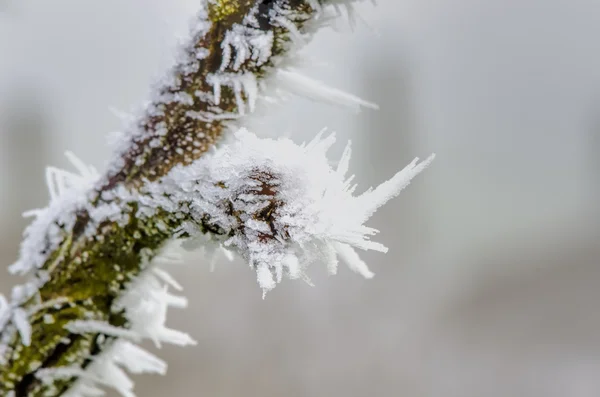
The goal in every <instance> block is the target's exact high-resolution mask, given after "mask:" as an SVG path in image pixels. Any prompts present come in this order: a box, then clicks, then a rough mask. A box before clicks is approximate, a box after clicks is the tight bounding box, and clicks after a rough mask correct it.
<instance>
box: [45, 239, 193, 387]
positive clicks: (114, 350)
mask: <svg viewBox="0 0 600 397" xmlns="http://www.w3.org/2000/svg"><path fill="white" fill-rule="evenodd" d="M174 245H175V246H176V244H174ZM174 250H176V248H174V246H173V245H172V246H170V248H167V250H166V252H165V254H164V255H159V256H158V257H156V258H155V259H154V260H153V261H152V263H150V264H148V268H147V269H146V270H145V271H144V272H143V273H142V274H141V275H140V276H138V278H137V279H136V280H134V281H133V282H132V284H131V285H130V287H129V289H128V290H127V292H126V293H125V295H124V296H123V297H122V298H121V299H120V300H119V302H118V303H117V304H116V305H115V307H114V309H115V310H120V309H123V310H125V315H126V317H127V320H128V321H129V324H130V327H129V329H123V328H117V327H114V326H112V325H110V324H107V323H104V322H100V321H74V322H71V323H70V324H68V325H67V327H68V328H69V330H70V331H72V332H76V333H88V332H91V333H100V334H103V335H110V336H114V337H118V338H119V339H117V340H116V341H114V342H112V344H111V345H110V346H107V347H106V349H105V350H104V351H103V352H102V353H101V354H100V355H99V356H97V357H95V358H94V360H93V361H92V363H91V365H90V366H89V367H88V368H87V369H86V370H81V369H80V368H78V367H74V368H71V367H62V368H56V369H52V370H43V371H39V373H38V378H40V379H42V380H45V381H46V382H51V381H52V380H55V379H65V378H66V379H68V378H71V377H73V376H75V377H78V381H77V382H76V383H75V384H74V385H73V387H71V388H70V389H69V391H68V392H67V393H66V394H65V396H69V397H94V396H98V395H103V394H104V392H103V391H102V388H103V387H110V388H112V389H114V390H115V391H117V392H118V393H119V394H121V395H122V396H123V397H134V396H135V394H134V393H133V387H134V383H133V381H132V380H131V379H130V377H129V375H128V374H127V372H126V371H128V372H129V373H132V374H143V373H155V374H165V373H166V371H167V364H166V363H165V362H164V361H163V360H161V359H160V358H158V357H156V356H155V355H153V354H151V353H150V352H148V351H146V350H144V349H143V348H141V347H140V346H138V345H136V343H135V342H139V341H141V340H143V339H149V340H151V341H153V342H154V343H155V344H156V346H158V347H160V346H161V344H162V343H172V344H176V345H180V346H186V345H192V344H195V343H196V342H195V341H194V340H193V339H192V338H191V337H190V336H189V335H187V334H186V333H183V332H180V331H176V330H173V329H170V328H168V327H166V325H165V323H166V313H167V309H168V308H169V307H178V308H183V307H186V306H187V300H186V299H185V298H183V297H181V296H177V295H172V294H170V293H169V292H168V286H169V285H171V286H174V287H175V288H176V289H181V286H180V285H179V283H178V282H177V281H176V280H175V279H174V278H173V277H172V276H171V275H169V273H168V272H167V271H166V270H164V269H162V268H160V267H159V264H161V265H164V264H166V263H167V264H171V263H173V262H179V260H178V258H173V255H172V252H173V251H174Z"/></svg>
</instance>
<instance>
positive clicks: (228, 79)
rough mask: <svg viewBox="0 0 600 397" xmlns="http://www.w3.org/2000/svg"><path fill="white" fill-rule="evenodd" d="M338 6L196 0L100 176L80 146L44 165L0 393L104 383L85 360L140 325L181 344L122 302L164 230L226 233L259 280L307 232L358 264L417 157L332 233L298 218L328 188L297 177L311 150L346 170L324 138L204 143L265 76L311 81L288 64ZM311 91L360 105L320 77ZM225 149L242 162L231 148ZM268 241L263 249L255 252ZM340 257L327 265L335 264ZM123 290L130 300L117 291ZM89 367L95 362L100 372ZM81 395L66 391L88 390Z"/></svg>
mask: <svg viewBox="0 0 600 397" xmlns="http://www.w3.org/2000/svg"><path fill="white" fill-rule="evenodd" d="M335 3H337V1H334V0H319V1H317V0H272V1H271V0H244V1H233V0H209V1H207V3H206V4H205V5H204V6H203V7H202V10H201V11H200V12H199V14H198V16H197V17H196V20H195V21H194V24H193V28H192V31H191V33H190V39H189V41H188V42H187V44H186V45H185V46H184V47H183V48H182V49H181V51H180V53H179V54H178V57H177V61H176V63H175V64H174V66H173V68H172V70H171V71H170V72H169V73H168V74H167V76H166V77H165V79H164V80H163V81H161V82H160V83H159V84H158V86H157V87H156V88H155V90H154V94H153V96H152V97H151V98H150V101H149V103H148V104H147V106H146V108H145V110H144V111H143V112H142V114H141V115H140V116H139V117H138V118H137V119H136V121H135V122H134V123H133V124H132V125H131V126H130V128H129V129H128V130H127V131H126V132H125V133H124V134H123V137H122V139H121V140H120V145H119V147H118V148H117V150H116V156H115V159H114V160H113V161H112V163H111V166H110V167H109V169H108V171H107V172H106V174H105V175H103V176H98V175H97V174H96V173H95V171H94V170H93V169H90V168H87V167H85V166H84V165H83V164H80V162H79V161H78V160H76V159H73V162H74V164H75V165H76V166H77V168H78V170H79V175H74V174H69V173H66V172H64V171H61V170H56V169H52V168H50V169H49V170H48V179H49V187H50V192H51V196H52V197H51V202H50V204H49V206H48V207H47V208H45V209H43V210H37V211H34V213H33V215H35V216H36V219H35V220H34V222H33V223H32V224H31V225H30V226H29V227H28V229H27V231H26V239H25V240H24V242H23V244H22V247H21V256H20V259H19V261H18V262H17V263H16V264H15V265H13V266H12V268H11V269H12V271H13V272H15V273H19V274H33V278H32V280H31V281H30V282H28V283H27V284H25V285H23V286H18V287H16V288H15V289H14V290H13V296H12V300H11V302H10V303H8V302H7V301H5V300H3V298H2V297H1V296H0V395H1V396H11V397H24V396H28V397H29V396H31V397H34V396H35V397H38V396H39V397H42V396H45V397H53V396H60V395H63V394H65V393H68V392H72V390H73V385H74V384H75V382H77V381H78V380H79V381H80V382H81V381H86V380H89V381H90V382H92V384H100V385H102V384H103V382H107V381H106V380H104V379H97V378H94V379H89V378H88V377H89V375H86V371H87V370H89V369H91V368H92V367H94V366H95V365H96V366H98V365H100V364H99V363H100V362H101V358H102V354H103V353H106V352H107V351H109V350H111V349H113V350H115V351H117V352H119V351H120V349H121V350H122V349H124V350H127V349H129V350H128V352H129V353H130V354H132V355H144V354H146V353H144V352H142V351H140V350H139V349H138V350H136V348H135V346H134V345H132V344H128V343H125V342H127V341H128V340H133V341H135V339H136V338H138V337H149V338H151V339H153V340H155V342H157V343H159V342H161V341H169V342H174V343H179V344H189V343H192V342H193V341H192V340H191V339H190V338H189V337H187V335H185V334H180V333H177V332H176V331H172V330H169V329H167V328H164V325H163V324H162V323H161V324H159V326H157V327H154V328H153V327H149V326H146V325H147V324H146V325H144V324H143V322H142V323H140V324H142V325H144V326H141V325H140V324H138V323H136V322H135V321H134V320H133V319H134V318H138V317H139V315H140V313H134V311H135V310H134V309H132V307H135V305H136V304H138V305H139V301H140V300H143V297H140V296H138V295H136V294H137V293H138V292H139V291H138V290H136V287H135V286H136V283H137V284H139V283H140V282H141V281H140V280H142V279H143V278H144V277H145V276H144V275H145V274H148V273H147V272H146V271H147V270H148V269H150V268H152V265H151V262H152V260H153V259H154V258H155V257H156V256H157V255H158V254H159V253H160V251H161V249H162V248H163V247H164V246H165V243H166V242H167V241H169V240H170V239H172V238H173V237H195V236H197V235H200V234H204V233H206V234H208V235H211V236H213V237H214V238H221V240H223V241H224V240H225V239H227V241H228V244H230V246H231V247H233V248H235V249H236V250H237V251H238V252H240V253H241V254H242V255H243V256H244V257H245V258H246V259H247V260H248V262H249V263H250V264H251V266H252V267H254V268H255V269H256V270H257V272H258V278H259V282H260V284H261V287H263V289H264V290H265V291H267V290H269V289H271V288H272V287H273V284H274V283H275V282H276V281H279V280H280V279H281V275H282V273H283V272H285V273H287V274H288V275H290V276H293V277H300V276H301V274H302V272H301V271H300V270H301V269H300V268H299V267H298V266H299V265H298V260H297V258H298V255H296V254H297V252H296V251H294V250H296V248H290V247H291V244H290V241H291V240H293V241H292V242H294V243H298V242H300V243H302V242H310V243H311V244H312V243H313V242H314V241H315V239H316V240H318V241H320V243H319V244H320V245H318V244H317V245H318V246H319V247H321V251H320V252H321V253H323V254H324V255H327V256H328V257H331V256H332V255H333V260H335V258H336V254H337V255H340V256H342V257H343V258H344V259H345V260H346V261H347V262H349V263H350V264H351V266H353V268H354V269H355V270H357V271H358V272H361V273H363V274H364V275H367V276H369V275H370V272H368V269H367V270H365V269H366V265H364V263H363V262H362V261H360V260H359V259H358V257H357V255H356V253H354V251H353V250H352V248H351V246H350V245H353V246H355V247H359V248H364V249H378V250H384V249H383V248H382V246H380V245H377V244H376V243H371V242H369V241H367V239H366V238H365V237H364V236H365V235H368V234H373V233H374V231H373V230H372V229H368V228H365V227H363V226H362V223H363V222H364V221H365V220H366V219H367V218H368V217H369V216H370V214H371V213H372V211H374V210H375V209H376V208H377V207H378V206H379V205H381V204H383V202H385V201H386V200H387V199H389V198H390V197H391V196H393V195H395V194H396V193H397V192H398V191H399V190H400V189H401V188H402V187H404V186H405V185H406V184H407V183H408V181H409V180H410V178H412V177H413V176H414V175H416V173H418V172H419V171H420V170H421V169H423V168H424V167H425V166H426V165H427V164H428V162H426V163H422V164H421V165H419V166H416V163H413V164H411V166H409V167H407V169H405V170H404V171H403V172H404V174H402V175H400V174H398V175H400V176H399V177H398V178H396V177H395V178H396V179H397V180H396V182H394V183H392V185H389V184H388V185H386V188H385V189H379V190H377V189H376V190H375V191H369V192H367V193H365V195H367V196H368V198H369V199H370V200H374V201H373V202H375V203H377V204H373V205H372V206H373V208H372V210H364V211H363V212H361V211H357V210H356V208H354V207H352V209H348V210H349V211H350V210H352V213H356V214H360V216H357V218H356V219H352V222H354V223H352V224H351V225H350V226H351V227H350V229H348V230H350V232H348V233H341V232H340V233H338V234H335V233H334V232H332V231H331V230H334V229H335V227H333V226H332V225H329V224H327V225H325V226H326V227H325V226H323V225H322V224H320V223H319V224H318V225H319V226H323V227H322V228H321V229H318V228H315V227H313V226H314V225H312V224H311V225H308V224H307V223H306V222H307V221H306V219H320V216H321V212H322V211H321V210H322V209H321V208H316V207H315V206H314V205H312V204H314V203H313V201H315V200H316V201H319V200H321V198H323V199H324V197H326V196H327V194H329V193H328V192H330V191H332V190H331V189H330V188H327V189H329V190H327V189H326V188H325V187H324V186H321V185H319V186H317V187H314V186H313V187H307V186H308V185H306V184H305V181H304V180H303V179H298V176H297V171H298V170H299V169H300V168H299V167H301V166H302V167H307V164H309V163H315V164H320V167H321V168H318V169H317V168H315V172H314V176H315V178H317V179H318V178H319V176H320V175H322V174H323V173H325V174H329V173H330V174H332V175H333V174H336V173H337V174H336V175H338V174H339V175H338V176H341V177H343V175H344V174H345V170H342V171H343V172H342V171H339V170H338V171H332V170H331V169H330V167H329V164H328V163H327V161H325V160H324V159H325V157H324V153H325V151H326V149H327V147H328V146H329V145H330V144H331V143H332V140H331V139H329V138H326V139H325V140H323V141H320V140H319V139H320V138H319V139H317V140H316V141H315V143H314V145H313V146H309V147H308V148H299V147H298V148H296V147H295V146H290V148H289V150H288V151H287V152H286V156H283V157H282V156H279V157H272V155H274V153H272V152H278V150H279V149H277V148H275V147H271V146H269V145H271V144H270V143H267V142H266V141H260V142H258V143H256V142H255V141H254V140H253V138H251V137H250V138H249V137H247V136H242V135H240V136H238V138H239V139H241V140H243V141H244V142H245V144H244V145H241V146H240V145H238V146H236V147H237V149H236V150H238V151H237V152H236V151H233V152H227V151H224V152H223V153H225V154H224V155H227V156H229V157H227V161H229V162H230V163H233V164H236V166H237V168H226V169H224V168H222V167H221V168H219V167H220V166H219V164H221V163H219V162H218V161H217V160H216V159H215V157H211V156H209V155H207V151H208V150H209V149H210V148H212V147H213V146H214V145H215V144H216V143H217V141H218V140H219V139H220V138H221V137H222V136H223V135H224V134H225V132H226V131H227V130H228V129H231V128H232V127H235V126H236V125H238V124H239V123H240V122H243V119H244V117H245V116H246V115H248V114H250V113H252V112H253V111H254V109H255V107H256V106H259V105H260V102H261V98H264V97H265V94H266V93H268V92H269V91H267V89H269V87H270V85H269V81H272V80H273V79H274V78H276V79H278V80H279V81H280V82H281V81H284V82H286V83H287V84H284V85H283V86H285V87H288V89H293V88H294V87H297V88H299V90H300V91H303V92H304V91H306V90H307V83H308V86H310V85H311V84H312V83H313V82H311V81H310V80H306V79H304V80H302V79H300V80H299V79H298V77H297V76H296V75H294V73H293V72H291V71H286V70H284V68H285V66H286V64H287V63H288V62H289V60H290V59H292V57H293V55H294V52H295V51H296V49H297V48H298V47H299V46H300V45H302V44H303V43H304V42H305V41H306V40H307V39H308V38H309V37H310V35H311V34H312V33H313V32H314V31H315V30H316V27H318V26H319V25H323V24H325V23H326V22H327V20H328V18H327V17H326V16H325V15H324V14H322V10H321V8H322V7H323V6H326V5H332V4H335ZM290 87H291V88H290ZM270 94H276V92H270ZM315 95H316V97H320V98H321V99H325V100H333V101H338V102H341V103H352V104H357V105H369V104H367V103H365V102H362V101H360V100H359V99H358V98H355V97H353V96H351V95H347V94H343V93H341V92H339V91H336V90H331V89H327V88H325V89H323V90H322V91H320V93H316V94H315ZM323 142H325V143H323ZM254 144H256V145H255V146H256V150H255V152H252V155H250V156H245V155H244V153H245V152H244V151H243V150H242V149H244V147H245V146H249V145H250V146H252V145H254ZM261 147H262V148H263V149H264V148H268V150H267V149H264V150H261V149H260V148H261ZM231 150H233V149H231ZM314 153H316V155H314ZM311 156H313V157H311ZM314 156H316V157H314ZM201 157H202V158H201ZM287 157H290V158H293V159H296V160H295V161H296V162H295V163H293V164H294V167H295V168H294V167H291V168H290V166H289V165H288V166H286V167H283V168H278V167H277V164H280V163H281V162H285V161H288V160H289V159H288V158H287ZM346 157H348V158H347V159H343V161H342V162H343V163H345V162H347V160H348V159H349V150H348V152H347V156H346ZM236 158H237V159H239V158H244V159H246V161H247V163H245V164H242V163H239V162H235V161H233V162H232V161H231V159H236ZM199 159H200V160H199ZM257 159H262V160H260V161H259V160H257ZM342 168H343V167H342ZM346 168H347V167H346ZM290 169H293V170H296V172H289V170H290ZM284 175H285V178H284ZM223 176H227V177H226V178H223ZM341 177H340V179H339V183H338V182H336V183H337V184H334V185H335V186H336V188H335V189H337V190H335V189H334V192H335V195H334V196H335V197H336V198H338V197H339V196H340V195H347V196H348V197H350V198H351V195H350V194H351V192H352V190H353V189H351V188H350V184H349V182H344V181H343V179H342V178H341ZM282 181H296V182H294V183H291V184H290V183H288V182H286V183H282ZM290 186H292V187H293V189H291V188H290ZM382 186H383V185H382ZM390 186H391V187H390ZM289 189H291V190H289ZM311 189H312V190H311ZM291 192H294V193H293V194H292V193H291ZM309 193H310V194H309ZM331 194H333V193H331ZM365 195H363V196H365ZM294 196H298V197H304V199H305V203H304V204H306V205H304V204H303V205H298V202H295V201H292V197H294ZM334 196H331V197H334ZM363 196H360V197H358V199H360V198H361V197H362V198H363V199H364V198H365V197H366V196H365V197H363ZM319 197H320V198H319ZM344 197H345V196H344ZM348 202H350V201H348ZM361 203H362V202H361ZM355 204H356V203H354V202H352V205H355ZM363 204H364V203H363ZM357 208H358V207H357ZM365 208H367V207H365ZM369 211H371V213H369ZM350 218H351V217H350ZM299 220H301V221H299ZM336 220H337V221H338V222H341V223H344V224H345V225H346V224H348V222H349V221H348V216H346V215H343V218H336ZM303 222H304V223H303ZM309 226H310V227H309ZM352 228H354V229H352ZM317 229H318V230H321V231H319V232H316V231H315V230H317ZM307 230H309V231H310V232H307ZM327 233H329V234H327ZM349 236H350V237H349ZM352 236H354V237H352ZM356 236H358V237H356ZM327 239H329V240H327ZM353 239H354V240H353ZM331 241H333V242H331ZM265 252H268V255H270V256H266V257H265ZM273 255H275V256H273ZM265 258H266V259H265ZM273 261H275V262H277V264H274V262H273ZM336 263H337V260H335V263H334V262H331V266H330V267H331V268H332V269H333V271H335V270H334V268H335V264H336ZM145 272H146V273H145ZM168 281H169V282H171V283H172V281H171V280H168ZM161 291H162V289H161V288H158V289H154V290H152V291H151V292H152V293H156V294H160V293H161ZM165 294H166V293H165ZM128 299H129V300H130V301H131V302H130V303H123V302H124V301H125V302H126V301H127V300H128ZM160 299H162V300H161V302H163V303H164V302H166V303H165V305H164V306H165V308H166V306H168V305H180V306H181V305H183V302H182V301H181V300H178V299H177V298H176V297H173V296H171V295H164V296H162V295H161V298H160ZM161 305H162V303H161ZM136 310H137V309H136ZM140 310H141V309H140ZM157 310H159V311H160V310H162V306H160V308H159V309H157ZM136 316H138V317H136ZM158 317H161V316H160V315H159V316H158ZM163 317H164V316H163ZM123 341H125V342H123ZM120 343H121V344H120ZM147 361H148V362H150V363H152V365H150V366H149V368H146V369H145V370H146V371H150V372H163V371H164V368H163V367H164V366H163V365H162V364H161V363H160V362H159V361H157V360H153V359H151V358H150V359H148V360H147ZM104 368H112V367H104ZM130 369H132V368H130ZM132 370H133V371H134V372H136V371H138V372H139V371H143V369H140V368H133V369H132ZM92 373H96V375H98V371H96V372H93V371H92ZM105 375H106V374H105ZM98 376H100V375H98ZM106 376H108V375H106ZM117 378H118V377H117ZM113 386H115V385H113ZM86 387H87V386H86ZM115 387H117V388H118V389H119V390H121V391H122V392H128V391H129V389H130V388H131V385H129V384H128V383H127V382H124V383H123V382H121V383H120V384H118V385H117V386H115ZM82 390H83V389H82ZM77 393H79V394H77ZM77 393H75V394H73V395H86V394H85V393H84V392H83V391H79V392H77Z"/></svg>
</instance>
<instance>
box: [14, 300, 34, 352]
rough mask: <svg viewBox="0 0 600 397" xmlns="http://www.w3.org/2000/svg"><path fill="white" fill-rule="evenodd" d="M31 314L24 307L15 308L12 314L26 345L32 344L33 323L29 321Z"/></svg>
mask: <svg viewBox="0 0 600 397" xmlns="http://www.w3.org/2000/svg"><path fill="white" fill-rule="evenodd" d="M28 317H29V316H27V313H26V312H25V310H23V309H15V310H13V314H12V322H13V324H14V325H15V327H16V328H17V330H18V331H19V335H20V336H21V340H22V341H23V344H24V345H25V346H29V345H30V344H31V324H30V323H29V318H28Z"/></svg>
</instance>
